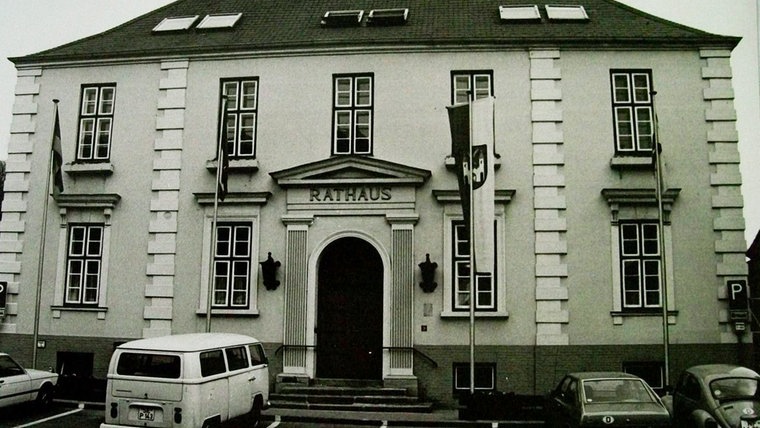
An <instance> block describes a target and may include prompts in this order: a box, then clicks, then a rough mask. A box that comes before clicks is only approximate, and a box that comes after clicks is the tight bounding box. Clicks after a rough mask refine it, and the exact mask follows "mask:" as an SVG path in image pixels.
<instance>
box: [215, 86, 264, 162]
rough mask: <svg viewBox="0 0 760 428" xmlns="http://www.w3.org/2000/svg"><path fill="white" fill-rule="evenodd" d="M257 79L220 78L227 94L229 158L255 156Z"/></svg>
mask: <svg viewBox="0 0 760 428" xmlns="http://www.w3.org/2000/svg"><path fill="white" fill-rule="evenodd" d="M258 92H259V79H258V78H256V77H249V78H242V79H224V80H222V95H226V96H227V123H226V126H227V153H228V154H229V156H230V157H231V158H253V157H255V156H256V123H257V117H258V107H257V106H258Z"/></svg>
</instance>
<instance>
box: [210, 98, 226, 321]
mask: <svg viewBox="0 0 760 428" xmlns="http://www.w3.org/2000/svg"><path fill="white" fill-rule="evenodd" d="M221 107H222V109H221V112H220V113H219V138H218V140H219V141H218V143H217V145H216V182H215V183H214V216H213V217H212V219H211V245H210V246H211V248H210V249H209V262H208V264H209V267H208V293H207V296H206V333H210V332H211V303H212V301H213V298H214V278H215V277H216V269H215V264H214V256H215V255H216V221H217V215H218V211H219V183H220V182H221V177H222V159H221V153H222V144H226V143H227V142H226V141H222V140H224V139H225V138H224V136H225V135H226V133H225V132H224V127H225V126H227V117H226V116H227V115H226V114H225V112H226V111H227V96H226V95H222V106H221Z"/></svg>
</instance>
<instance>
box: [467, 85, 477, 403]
mask: <svg viewBox="0 0 760 428" xmlns="http://www.w3.org/2000/svg"><path fill="white" fill-rule="evenodd" d="M473 97H474V92H473V91H470V94H469V97H468V101H467V102H468V103H469V104H470V105H469V108H468V111H469V122H470V125H469V128H470V129H469V132H470V136H469V138H468V159H467V171H466V174H467V176H466V177H467V185H468V186H469V189H470V191H469V201H468V202H467V203H468V204H469V209H468V212H469V216H468V217H469V219H468V225H467V228H468V229H469V235H470V236H469V241H470V395H474V394H475V298H476V294H475V286H476V284H477V280H476V278H475V274H476V272H475V216H474V215H472V214H473V212H472V211H473V205H474V204H473V201H474V198H473V194H472V193H473V185H472V169H473V165H472V158H473V155H472V100H473Z"/></svg>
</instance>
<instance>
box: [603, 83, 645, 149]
mask: <svg viewBox="0 0 760 428" xmlns="http://www.w3.org/2000/svg"><path fill="white" fill-rule="evenodd" d="M610 82H611V84H612V113H613V120H614V124H615V151H616V153H617V154H619V155H630V156H650V155H651V154H652V147H653V145H654V131H655V129H654V110H653V103H652V90H653V89H652V72H651V70H637V71H620V70H612V71H611V72H610Z"/></svg>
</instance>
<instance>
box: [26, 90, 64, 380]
mask: <svg viewBox="0 0 760 428" xmlns="http://www.w3.org/2000/svg"><path fill="white" fill-rule="evenodd" d="M53 105H54V106H55V109H54V113H53V134H55V118H56V117H57V116H58V100H57V99H54V100H53ZM53 138H55V135H53ZM51 175H53V150H52V146H51V149H50V160H49V161H48V169H47V177H46V178H45V193H44V196H45V198H44V199H45V202H44V204H43V208H42V228H41V229H40V245H39V256H38V257H37V295H36V296H35V302H34V332H33V334H32V368H34V369H36V368H37V340H38V339H39V336H40V306H41V304H42V269H43V267H44V266H45V241H46V240H45V234H46V232H47V215H48V205H49V203H50V202H49V201H50V195H49V193H48V192H50V176H51Z"/></svg>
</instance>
